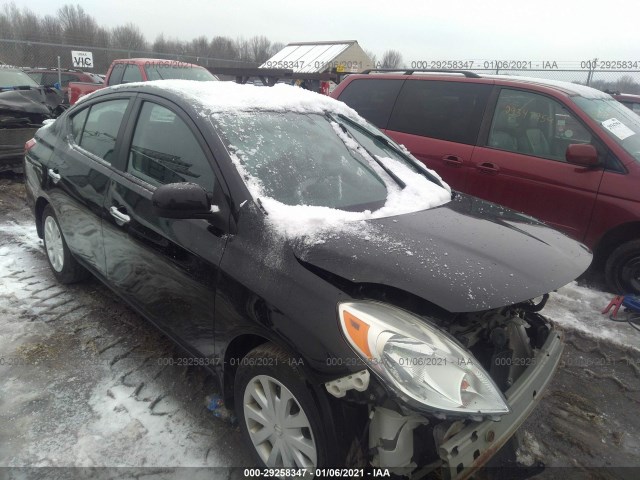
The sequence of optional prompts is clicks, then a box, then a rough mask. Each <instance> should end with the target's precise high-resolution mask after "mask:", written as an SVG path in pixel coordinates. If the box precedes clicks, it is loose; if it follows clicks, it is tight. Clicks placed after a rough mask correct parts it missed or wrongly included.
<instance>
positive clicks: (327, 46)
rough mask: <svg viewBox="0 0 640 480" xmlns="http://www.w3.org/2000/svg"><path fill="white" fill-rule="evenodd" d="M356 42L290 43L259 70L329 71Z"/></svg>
mask: <svg viewBox="0 0 640 480" xmlns="http://www.w3.org/2000/svg"><path fill="white" fill-rule="evenodd" d="M357 43H358V42H357V41H356V40H340V41H327V42H296V43H290V44H288V45H287V46H286V47H284V48H283V49H282V50H280V51H279V52H278V53H276V54H275V55H274V56H273V57H271V58H270V59H269V60H267V61H266V62H264V63H263V64H262V65H260V68H290V69H291V70H293V71H294V72H296V73H320V72H324V71H325V70H327V69H331V68H332V65H331V62H332V61H333V60H334V59H335V58H336V57H337V56H338V55H340V54H341V53H342V52H344V51H345V50H346V49H347V48H349V47H351V46H352V45H354V44H357Z"/></svg>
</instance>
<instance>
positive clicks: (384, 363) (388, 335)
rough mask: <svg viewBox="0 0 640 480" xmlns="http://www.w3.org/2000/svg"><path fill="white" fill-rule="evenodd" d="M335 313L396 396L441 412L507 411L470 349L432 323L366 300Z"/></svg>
mask: <svg viewBox="0 0 640 480" xmlns="http://www.w3.org/2000/svg"><path fill="white" fill-rule="evenodd" d="M338 313H339V317H340V325H341V327H342V331H343V333H344V335H345V337H346V338H347V340H348V341H349V343H350V344H351V346H352V347H353V348H354V349H355V351H356V352H357V353H358V355H359V356H360V357H362V359H363V360H364V361H365V362H366V363H367V365H368V366H369V368H370V369H371V370H372V371H373V372H374V373H376V374H377V375H378V376H379V377H380V378H381V379H382V380H383V381H384V382H385V383H387V384H388V385H390V386H391V387H393V388H394V389H395V390H396V391H397V392H399V393H400V394H401V396H404V397H408V398H409V399H411V400H413V401H416V402H419V403H421V404H423V405H426V406H428V407H431V408H432V409H434V410H436V411H442V412H451V413H454V412H455V413H458V414H471V415H502V414H505V413H508V412H509V407H508V406H507V403H506V400H505V398H504V396H503V395H502V393H501V392H500V390H499V389H498V387H497V386H496V385H495V383H494V382H493V380H492V379H491V377H489V374H488V373H487V372H486V371H485V370H484V369H483V368H482V367H481V366H480V365H479V364H478V362H477V360H475V358H474V357H473V355H472V354H471V352H469V351H468V350H466V349H465V348H464V347H462V346H461V345H459V344H458V343H457V342H456V341H455V340H454V339H453V338H451V337H450V336H449V335H448V334H446V333H445V332H443V331H442V330H440V329H438V328H437V327H436V326H435V325H433V324H431V323H429V322H427V321H425V320H423V319H421V318H419V317H417V316H415V315H413V314H411V313H409V312H407V311H405V310H402V309H399V308H396V307H393V306H391V305H387V304H382V303H377V302H370V301H362V302H347V303H341V304H339V305H338Z"/></svg>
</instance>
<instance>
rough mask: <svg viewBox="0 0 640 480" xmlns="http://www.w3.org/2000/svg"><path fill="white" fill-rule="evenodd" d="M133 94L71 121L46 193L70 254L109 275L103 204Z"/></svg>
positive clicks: (103, 103) (90, 107)
mask: <svg viewBox="0 0 640 480" xmlns="http://www.w3.org/2000/svg"><path fill="white" fill-rule="evenodd" d="M132 104H133V99H132V96H131V95H129V94H122V95H110V96H109V97H108V99H106V98H104V97H103V98H101V99H100V100H99V101H96V102H93V103H89V102H87V105H86V107H84V108H82V109H77V110H76V111H75V112H74V113H73V114H72V115H70V116H69V117H67V125H65V126H64V127H63V128H64V131H63V132H62V135H61V136H60V138H59V139H58V142H57V145H56V148H55V151H54V154H53V155H52V157H51V159H50V161H49V165H48V166H47V182H46V184H45V185H46V186H45V189H46V190H47V193H48V198H49V201H50V203H51V204H52V205H53V208H54V210H55V212H56V214H57V216H58V221H59V222H60V226H61V228H62V232H63V234H64V237H65V240H66V241H67V244H68V246H69V249H70V250H71V251H72V252H73V253H74V254H75V255H76V256H77V257H79V258H80V260H82V261H83V262H84V263H85V265H87V266H89V267H90V268H91V269H93V270H94V272H96V273H99V274H101V275H104V274H105V271H106V266H105V255H104V247H103V241H102V220H103V218H104V216H105V211H104V210H103V208H104V200H105V196H106V193H107V187H108V184H109V177H110V176H111V174H112V171H113V169H112V162H113V160H114V159H115V158H116V157H117V148H118V147H117V145H119V142H118V139H119V138H122V134H123V129H122V125H123V118H125V116H126V113H127V110H128V109H129V107H130V106H131V105H132Z"/></svg>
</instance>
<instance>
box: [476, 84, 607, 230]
mask: <svg viewBox="0 0 640 480" xmlns="http://www.w3.org/2000/svg"><path fill="white" fill-rule="evenodd" d="M484 137H485V138H482V139H481V145H479V146H478V147H477V148H476V149H475V151H474V152H473V158H472V162H471V163H472V168H471V169H470V170H469V176H468V180H467V187H466V190H465V191H466V192H467V193H469V194H471V195H475V196H477V197H480V198H484V199H485V200H490V201H492V202H496V203H499V204H501V205H504V206H506V207H509V208H512V209H514V210H518V211H520V212H524V213H526V214H528V215H531V216H533V217H536V218H539V219H540V220H543V221H545V222H547V223H549V224H550V225H552V226H553V227H555V228H557V229H559V230H561V231H563V232H565V233H566V234H568V235H570V236H572V237H574V238H576V239H578V240H582V239H583V238H584V235H585V233H586V229H587V227H588V225H589V221H590V218H591V214H592V212H593V207H594V204H595V200H596V196H597V192H598V188H599V185H600V181H601V179H602V174H603V168H600V167H599V168H584V167H579V166H576V165H571V164H569V163H567V162H566V159H565V151H566V149H567V146H568V145H569V144H575V143H590V144H593V145H594V146H595V147H596V150H598V153H599V156H600V160H601V163H602V164H603V165H604V164H605V159H606V156H607V149H606V147H605V146H604V145H603V144H602V143H601V142H600V141H599V140H597V138H596V137H595V136H593V135H592V134H591V132H590V131H589V130H588V129H587V128H586V127H585V126H584V125H583V124H582V122H581V121H579V120H578V118H577V117H576V116H575V115H574V114H573V113H572V112H571V111H570V110H569V109H568V108H567V107H565V106H564V105H563V104H562V103H561V102H560V101H558V100H557V99H554V98H551V97H548V96H546V95H542V94H539V93H535V92H531V91H525V90H518V89H510V88H502V89H501V90H500V94H499V96H498V98H497V103H496V106H495V110H494V113H493V118H492V120H491V123H490V127H489V129H488V132H487V133H486V135H484Z"/></svg>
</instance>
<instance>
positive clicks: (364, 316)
mask: <svg viewBox="0 0 640 480" xmlns="http://www.w3.org/2000/svg"><path fill="white" fill-rule="evenodd" d="M547 298H548V296H547V295H545V296H544V297H543V299H542V301H541V302H540V303H539V304H537V305H536V304H534V303H533V302H531V301H529V302H523V303H520V304H517V305H512V306H508V307H504V308H499V309H493V310H488V311H484V312H474V313H465V314H449V315H440V316H439V317H444V318H438V319H435V318H433V316H426V317H425V316H419V315H416V314H414V313H410V312H408V311H406V310H401V309H399V308H396V307H390V306H389V305H388V304H381V303H378V302H369V301H365V302H352V303H349V304H346V306H345V304H342V305H341V307H340V315H341V321H342V324H343V330H344V331H345V336H346V338H347V339H348V340H349V342H350V343H351V345H352V346H353V347H354V350H355V351H356V352H357V353H358V354H359V356H361V357H362V358H363V360H364V362H365V363H366V364H367V366H368V367H369V368H368V370H367V372H368V371H371V372H373V375H371V376H369V375H368V374H367V375H365V374H363V373H362V372H360V373H358V374H354V375H350V376H349V377H346V378H342V379H337V380H335V381H333V382H329V383H327V384H326V388H327V390H328V391H329V393H331V394H332V395H334V396H336V397H339V398H345V399H347V400H348V401H352V402H357V403H366V404H367V407H368V409H369V424H368V437H369V441H368V451H369V454H370V458H369V461H370V463H371V465H372V466H374V467H381V468H388V469H390V470H391V471H392V472H393V473H396V474H399V475H406V476H410V477H412V478H422V477H424V476H428V475H429V474H433V475H436V476H437V477H438V478H466V477H468V476H469V475H471V474H472V473H473V472H474V471H475V470H476V469H478V468H479V467H481V466H483V465H484V464H485V463H486V462H487V461H488V460H489V459H490V458H491V457H492V456H493V455H494V454H495V453H496V452H497V451H498V450H499V449H500V448H501V447H502V446H503V445H505V443H506V442H507V441H508V440H509V439H510V438H511V437H512V435H513V434H514V433H515V432H516V430H517V429H518V428H519V427H520V425H521V424H522V423H523V422H524V420H525V419H526V418H527V417H528V416H529V415H530V413H531V412H532V410H533V409H534V408H535V406H536V404H537V402H538V400H539V399H540V397H541V395H542V392H543V391H544V389H545V388H546V387H547V385H548V384H549V382H550V381H551V379H552V377H553V374H554V371H555V369H556V368H557V366H558V363H559V361H560V356H561V354H562V350H563V343H562V335H561V333H560V332H559V331H557V330H555V329H554V328H552V327H551V326H550V325H549V322H548V321H547V320H546V319H545V318H544V317H543V316H542V315H540V314H539V311H540V310H541V309H542V307H544V303H545V302H546V299H547ZM372 315H375V316H377V317H378V318H383V321H382V322H378V320H377V319H374V318H373V317H372ZM419 322H420V323H422V325H425V324H426V325H428V328H427V329H426V330H425V329H423V328H422V326H421V325H420V323H419ZM349 330H350V331H349ZM423 334H424V335H423Z"/></svg>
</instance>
